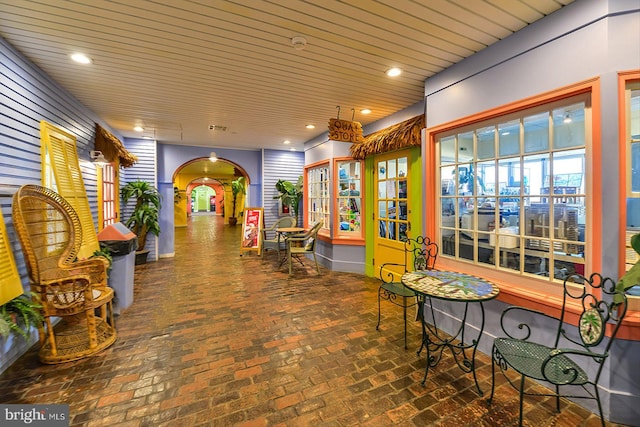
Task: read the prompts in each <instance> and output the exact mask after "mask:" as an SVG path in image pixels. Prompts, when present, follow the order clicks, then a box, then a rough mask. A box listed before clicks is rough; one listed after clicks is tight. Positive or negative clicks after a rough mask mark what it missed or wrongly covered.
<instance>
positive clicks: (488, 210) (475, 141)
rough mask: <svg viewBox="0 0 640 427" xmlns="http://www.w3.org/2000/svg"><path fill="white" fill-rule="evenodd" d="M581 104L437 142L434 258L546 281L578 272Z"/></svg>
mask: <svg viewBox="0 0 640 427" xmlns="http://www.w3.org/2000/svg"><path fill="white" fill-rule="evenodd" d="M588 102H589V97H588V96H587V95H581V96H578V97H573V98H571V99H567V100H564V101H560V102H557V103H554V104H548V105H545V106H542V107H536V108H534V109H529V110H524V111H520V112H518V113H514V114H510V115H508V116H503V117H498V118H494V119H491V120H487V121H484V122H481V123H475V124H473V125H471V126H465V127H463V128H459V129H454V130H452V131H448V132H446V133H443V134H441V135H438V136H437V139H436V140H437V142H438V146H437V152H438V161H439V163H438V164H439V173H438V180H439V188H440V189H441V191H440V197H439V198H438V201H439V208H440V209H439V212H440V216H439V238H440V244H441V248H442V250H441V254H442V256H444V257H451V258H454V259H456V260H460V261H464V262H469V263H473V264H481V265H485V266H491V267H494V268H496V269H502V270H508V271H514V272H518V273H520V274H530V275H535V276H537V277H547V278H548V280H562V279H564V278H565V277H566V276H567V275H569V274H572V273H574V272H584V265H585V245H586V242H585V236H586V235H588V233H587V232H586V227H587V224H588V222H587V212H586V206H587V200H586V198H587V197H586V188H585V187H586V180H585V173H586V147H587V132H586V129H588V128H589V123H588V122H589V112H590V109H589V104H588Z"/></svg>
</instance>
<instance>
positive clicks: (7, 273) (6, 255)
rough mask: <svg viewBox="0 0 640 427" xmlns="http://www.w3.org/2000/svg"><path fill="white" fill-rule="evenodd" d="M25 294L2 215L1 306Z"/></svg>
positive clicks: (0, 222)
mask: <svg viewBox="0 0 640 427" xmlns="http://www.w3.org/2000/svg"><path fill="white" fill-rule="evenodd" d="M22 293H23V290H22V282H21V281H20V275H19V274H18V268H17V267H16V260H15V259H14V258H13V252H12V251H11V245H10V244H9V237H8V236H7V227H6V226H5V225H4V217H3V216H2V214H1V213H0V305H2V304H4V303H6V302H8V301H11V300H12V299H14V298H15V297H17V296H20V295H21V294H22Z"/></svg>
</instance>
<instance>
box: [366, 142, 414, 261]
mask: <svg viewBox="0 0 640 427" xmlns="http://www.w3.org/2000/svg"><path fill="white" fill-rule="evenodd" d="M410 163H411V159H410V150H402V151H397V152H393V153H388V154H381V155H379V156H376V157H375V158H374V167H375V171H374V176H375V179H374V184H375V202H374V208H375V209H374V215H373V219H374V224H375V232H374V235H375V239H374V266H375V268H376V270H377V272H378V273H379V268H380V266H381V265H382V264H384V263H385V262H395V263H398V262H403V261H404V241H405V240H406V239H407V238H409V237H410V235H411V222H410V213H411V206H410V200H409V197H408V196H409V186H410V185H411V179H410V178H411V177H410Z"/></svg>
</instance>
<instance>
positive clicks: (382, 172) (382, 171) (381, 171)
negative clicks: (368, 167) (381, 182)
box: [378, 162, 387, 179]
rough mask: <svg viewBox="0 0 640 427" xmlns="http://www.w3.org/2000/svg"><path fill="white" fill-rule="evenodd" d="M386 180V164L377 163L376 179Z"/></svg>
mask: <svg viewBox="0 0 640 427" xmlns="http://www.w3.org/2000/svg"><path fill="white" fill-rule="evenodd" d="M386 178H387V162H378V179H386Z"/></svg>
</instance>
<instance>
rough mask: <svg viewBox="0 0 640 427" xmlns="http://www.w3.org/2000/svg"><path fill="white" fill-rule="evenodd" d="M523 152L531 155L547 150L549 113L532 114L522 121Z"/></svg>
mask: <svg viewBox="0 0 640 427" xmlns="http://www.w3.org/2000/svg"><path fill="white" fill-rule="evenodd" d="M523 124H524V151H525V153H532V152H534V151H543V150H548V149H549V113H541V114H534V115H532V116H528V117H525V118H524V119H523Z"/></svg>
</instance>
